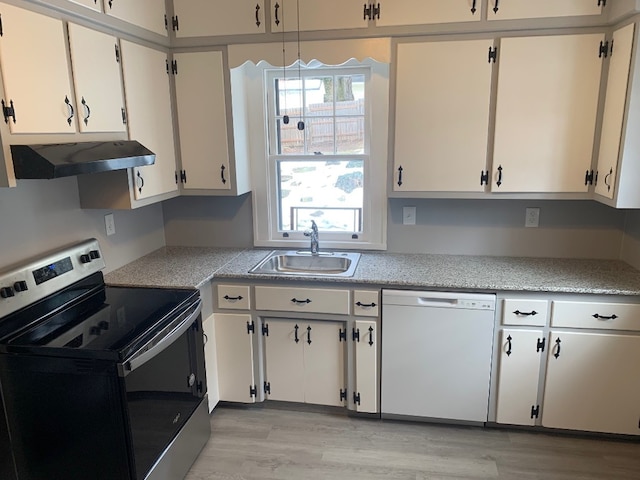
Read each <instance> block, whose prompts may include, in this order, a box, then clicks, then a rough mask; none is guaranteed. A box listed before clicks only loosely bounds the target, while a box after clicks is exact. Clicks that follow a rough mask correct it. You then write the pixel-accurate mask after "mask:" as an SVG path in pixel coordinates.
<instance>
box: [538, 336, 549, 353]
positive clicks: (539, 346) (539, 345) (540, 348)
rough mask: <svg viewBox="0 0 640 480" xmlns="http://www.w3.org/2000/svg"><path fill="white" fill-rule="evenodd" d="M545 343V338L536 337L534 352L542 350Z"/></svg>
mask: <svg viewBox="0 0 640 480" xmlns="http://www.w3.org/2000/svg"><path fill="white" fill-rule="evenodd" d="M546 345H547V339H546V338H543V339H542V340H540V339H538V343H537V344H536V352H544V347H545V346H546Z"/></svg>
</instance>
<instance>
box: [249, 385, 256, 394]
mask: <svg viewBox="0 0 640 480" xmlns="http://www.w3.org/2000/svg"><path fill="white" fill-rule="evenodd" d="M257 394H258V387H256V386H255V385H253V386H252V385H249V396H250V397H255V396H256V395H257Z"/></svg>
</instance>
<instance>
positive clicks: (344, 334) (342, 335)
mask: <svg viewBox="0 0 640 480" xmlns="http://www.w3.org/2000/svg"><path fill="white" fill-rule="evenodd" d="M338 341H340V342H346V341H347V329H346V328H345V329H344V330H343V329H340V334H339V337H338Z"/></svg>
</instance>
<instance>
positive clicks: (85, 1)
mask: <svg viewBox="0 0 640 480" xmlns="http://www.w3.org/2000/svg"><path fill="white" fill-rule="evenodd" d="M69 1H70V2H72V3H77V4H78V5H84V6H85V7H89V8H90V9H91V10H95V11H96V12H101V11H102V0H69Z"/></svg>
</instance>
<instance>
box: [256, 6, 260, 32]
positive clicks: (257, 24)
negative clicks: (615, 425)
mask: <svg viewBox="0 0 640 480" xmlns="http://www.w3.org/2000/svg"><path fill="white" fill-rule="evenodd" d="M256 26H257V27H259V26H260V4H258V3H256Z"/></svg>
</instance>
